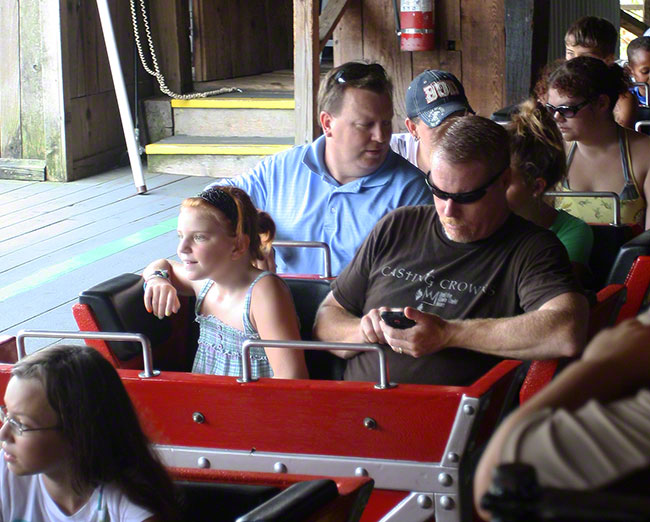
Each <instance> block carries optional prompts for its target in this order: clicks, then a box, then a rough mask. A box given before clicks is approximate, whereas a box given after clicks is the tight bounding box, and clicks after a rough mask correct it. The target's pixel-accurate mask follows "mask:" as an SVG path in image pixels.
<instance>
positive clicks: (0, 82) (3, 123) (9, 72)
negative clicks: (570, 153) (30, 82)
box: [0, 2, 23, 158]
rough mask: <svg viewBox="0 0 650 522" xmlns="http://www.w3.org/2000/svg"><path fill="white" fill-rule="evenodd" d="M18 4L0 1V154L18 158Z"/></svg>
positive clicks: (19, 137)
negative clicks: (0, 60)
mask: <svg viewBox="0 0 650 522" xmlns="http://www.w3.org/2000/svg"><path fill="white" fill-rule="evenodd" d="M19 27H20V25H19V8H18V2H0V31H1V33H0V34H2V38H0V56H2V62H3V66H2V74H0V154H2V156H4V157H6V158H20V157H21V156H22V151H23V142H22V134H21V129H20V34H19Z"/></svg>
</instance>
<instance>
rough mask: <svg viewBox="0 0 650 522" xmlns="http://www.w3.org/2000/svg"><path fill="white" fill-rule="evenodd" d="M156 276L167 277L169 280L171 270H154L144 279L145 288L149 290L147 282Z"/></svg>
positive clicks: (143, 287) (143, 286)
mask: <svg viewBox="0 0 650 522" xmlns="http://www.w3.org/2000/svg"><path fill="white" fill-rule="evenodd" d="M154 277H162V278H163V279H167V281H169V272H168V271H167V270H154V271H153V272H152V273H151V275H150V276H149V277H147V279H145V280H144V284H143V285H142V289H143V290H145V291H146V290H147V282H148V281H150V280H151V279H153V278H154Z"/></svg>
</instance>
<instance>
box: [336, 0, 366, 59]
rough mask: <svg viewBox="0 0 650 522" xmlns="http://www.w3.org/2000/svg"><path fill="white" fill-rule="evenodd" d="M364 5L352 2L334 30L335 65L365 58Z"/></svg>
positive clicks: (356, 0) (356, 1) (354, 0)
mask: <svg viewBox="0 0 650 522" xmlns="http://www.w3.org/2000/svg"><path fill="white" fill-rule="evenodd" d="M359 35H363V4H362V2H361V0H350V2H349V4H348V8H347V9H346V10H345V13H344V14H343V17H342V18H341V20H340V21H339V23H338V24H337V26H336V28H335V29H334V33H333V38H334V65H335V66H337V65H341V64H343V63H346V62H349V61H352V60H360V59H362V58H363V38H360V37H359Z"/></svg>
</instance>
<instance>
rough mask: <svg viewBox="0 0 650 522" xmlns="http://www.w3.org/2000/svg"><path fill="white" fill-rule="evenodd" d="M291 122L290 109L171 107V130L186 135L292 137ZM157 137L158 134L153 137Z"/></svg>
mask: <svg viewBox="0 0 650 522" xmlns="http://www.w3.org/2000/svg"><path fill="white" fill-rule="evenodd" d="M295 124H296V122H295V118H294V114H293V110H278V109H275V110H264V109H201V110H196V109H176V110H174V129H175V133H176V134H183V135H187V136H241V135H242V134H255V136H268V137H279V136H291V137H292V136H293V135H294V130H295ZM242 131H243V132H242ZM160 139H162V137H161V138H158V139H157V140H155V141H158V140H160ZM152 141H153V140H152Z"/></svg>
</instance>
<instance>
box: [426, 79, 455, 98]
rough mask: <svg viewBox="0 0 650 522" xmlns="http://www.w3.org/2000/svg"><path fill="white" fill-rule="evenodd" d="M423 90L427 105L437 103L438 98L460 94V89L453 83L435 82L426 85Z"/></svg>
mask: <svg viewBox="0 0 650 522" xmlns="http://www.w3.org/2000/svg"><path fill="white" fill-rule="evenodd" d="M422 90H423V91H424V96H425V98H426V101H427V103H431V102H433V101H436V100H437V99H438V98H446V97H447V96H457V95H459V94H460V91H459V90H458V87H456V85H455V84H454V82H451V81H442V82H433V83H430V84H429V85H425V86H424V87H423V88H422Z"/></svg>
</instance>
